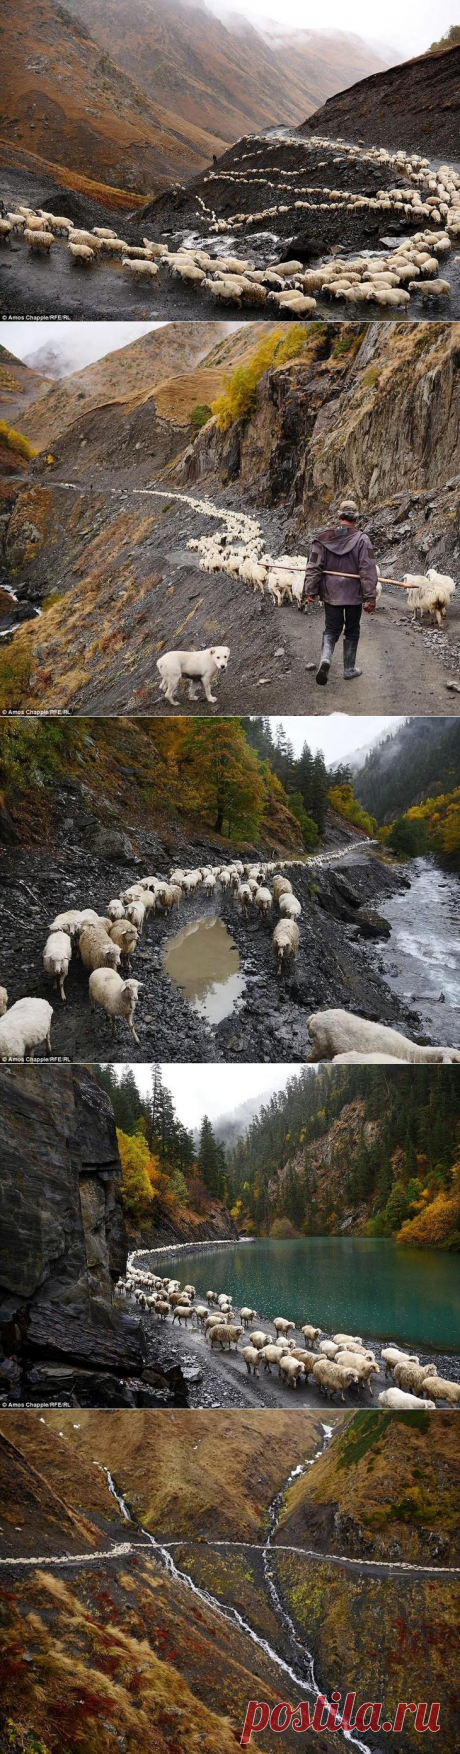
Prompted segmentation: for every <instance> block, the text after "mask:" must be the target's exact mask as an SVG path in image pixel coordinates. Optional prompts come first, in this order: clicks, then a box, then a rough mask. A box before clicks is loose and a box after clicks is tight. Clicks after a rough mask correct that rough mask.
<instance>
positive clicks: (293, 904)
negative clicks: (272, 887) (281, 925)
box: [279, 895, 302, 920]
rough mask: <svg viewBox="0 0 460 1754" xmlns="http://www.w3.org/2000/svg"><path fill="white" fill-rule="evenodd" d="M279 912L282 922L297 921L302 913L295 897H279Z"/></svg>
mask: <svg viewBox="0 0 460 1754" xmlns="http://www.w3.org/2000/svg"><path fill="white" fill-rule="evenodd" d="M279 910H280V914H281V916H282V919H283V920H299V919H300V915H301V913H302V908H301V906H300V901H298V900H297V896H296V895H280V899H279Z"/></svg>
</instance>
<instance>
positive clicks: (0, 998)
mask: <svg viewBox="0 0 460 1754" xmlns="http://www.w3.org/2000/svg"><path fill="white" fill-rule="evenodd" d="M7 1009H8V993H7V990H6V987H0V1017H4V1015H5V1011H6V1010H7ZM253 1313H254V1315H255V1313H256V1312H255V1310H254V1312H253Z"/></svg>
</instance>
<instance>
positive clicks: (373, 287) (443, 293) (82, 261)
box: [0, 137, 460, 316]
mask: <svg viewBox="0 0 460 1754" xmlns="http://www.w3.org/2000/svg"><path fill="white" fill-rule="evenodd" d="M297 144H300V143H299V142H297ZM302 144H303V145H304V148H305V151H309V150H311V149H312V148H315V149H316V148H318V147H320V148H321V147H326V146H327V148H328V150H330V148H331V142H330V141H325V140H324V141H323V140H322V139H321V138H320V137H316V138H315V139H312V140H311V141H309V142H303V143H302ZM336 145H337V147H338V148H339V151H340V154H341V155H342V156H343V154H345V155H346V156H347V158H348V160H349V162H350V164H355V163H356V162H358V161H362V162H363V168H364V169H365V168H366V165H367V166H368V165H369V163H371V164H372V165H374V164H375V162H377V163H382V164H385V166H388V165H391V166H392V167H394V170H395V173H396V174H398V175H399V176H401V175H403V176H404V177H405V179H406V187H405V188H401V187H400V186H399V187H395V188H389V189H380V190H378V191H377V194H376V195H375V196H367V195H361V194H356V195H353V194H350V193H348V192H344V191H343V190H340V189H329V188H324V189H318V188H317V187H315V186H311V187H310V186H309V185H306V186H304V185H303V184H299V181H298V179H299V177H302V175H304V172H302V170H301V169H298V170H296V171H291V172H289V171H285V170H284V169H283V168H281V169H277V167H276V165H273V177H274V179H276V181H274V182H273V185H272V184H271V182H270V180H269V182H268V187H271V186H273V187H276V189H277V192H278V195H280V194H281V195H282V194H283V193H286V194H287V196H288V200H287V201H280V200H278V201H277V203H276V204H275V205H272V206H268V207H263V208H261V209H260V211H256V212H254V211H252V212H250V213H248V214H245V213H238V212H237V213H235V214H233V215H232V216H231V217H230V218H229V219H226V220H224V219H219V218H218V217H217V215H216V213H215V212H214V209H213V208H212V207H211V206H208V205H207V203H206V201H205V200H204V199H203V198H202V197H201V196H199V197H198V198H197V199H198V204H199V209H200V213H201V214H202V217H203V221H204V220H206V223H207V227H208V230H209V233H210V234H219V233H223V232H227V233H228V232H238V231H241V230H242V229H243V228H244V227H245V226H246V225H248V224H251V225H253V224H254V222H255V221H256V222H263V221H266V220H268V219H274V218H276V216H277V215H278V214H285V213H289V212H290V211H291V210H292V212H293V214H294V213H297V212H298V211H299V210H302V209H305V210H309V209H310V210H313V211H314V212H321V211H322V210H327V211H330V209H331V208H334V207H336V208H338V209H340V211H344V212H350V211H352V210H356V211H359V210H360V209H362V210H363V214H365V213H366V212H367V211H369V210H372V211H377V212H379V213H381V214H382V221H383V220H385V222H386V223H387V224H388V218H387V216H388V215H390V216H393V217H397V216H399V217H403V216H405V217H406V218H407V219H408V220H410V222H411V224H412V223H413V222H414V218H415V219H417V218H420V220H423V221H424V222H428V223H425V224H424V225H423V228H422V229H421V230H419V231H417V232H415V233H414V234H413V235H412V236H411V238H410V241H407V240H405V241H404V240H403V241H402V242H401V243H400V244H398V246H397V247H396V248H395V249H391V250H382V252H381V254H378V253H372V254H370V253H368V254H366V253H364V254H362V255H361V256H356V257H354V258H351V259H350V260H347V261H345V260H344V257H343V254H337V255H336V256H331V257H329V258H328V260H327V262H326V263H323V264H322V265H321V266H320V267H318V268H315V269H305V266H304V264H303V263H302V262H300V261H297V260H295V259H292V260H291V261H278V262H274V263H272V264H270V265H269V266H267V267H264V268H257V266H256V263H255V261H254V258H252V259H251V257H250V256H248V257H246V258H244V259H243V258H242V257H239V256H237V255H236V256H231V255H230V254H225V253H224V254H223V255H222V256H221V257H218V256H213V255H210V253H209V249H208V250H207V249H206V248H200V247H198V246H197V247H196V248H195V247H193V248H192V247H191V246H190V245H186V244H182V245H181V246H180V247H179V248H178V249H175V250H169V249H168V246H167V245H166V244H161V243H154V242H152V241H151V240H150V239H149V238H147V237H145V238H143V239H142V245H137V244H134V245H131V244H128V243H127V242H126V239H124V238H120V237H118V235H117V233H116V232H115V230H114V229H113V227H111V226H94V227H93V229H92V230H91V231H90V230H85V229H82V228H79V227H78V226H75V225H74V224H73V222H72V220H70V219H67V218H66V216H65V215H63V214H54V213H50V212H48V211H46V209H45V208H42V207H39V208H38V209H36V210H35V209H34V208H31V207H29V206H28V205H24V204H21V205H18V207H17V210H16V211H10V210H8V211H5V210H4V209H3V203H2V210H3V216H2V217H0V242H3V243H8V242H9V240H10V238H11V237H12V236H14V235H16V236H22V237H23V238H24V242H25V243H26V244H27V245H28V247H29V249H30V250H31V251H34V252H38V253H40V254H42V255H45V256H49V255H50V253H51V250H52V248H53V246H54V244H55V242H56V241H57V239H59V238H63V239H64V241H65V246H66V248H67V250H68V252H69V255H70V257H71V259H72V261H73V262H74V263H75V264H76V265H77V266H80V267H81V266H83V267H85V268H93V267H94V266H95V265H96V263H97V261H98V260H99V258H103V259H106V260H108V261H110V260H112V261H113V260H116V259H118V260H119V261H120V262H121V266H122V268H123V269H125V270H126V272H127V273H129V274H130V275H131V278H132V279H134V280H136V281H139V282H140V283H141V284H142V283H144V282H145V281H155V280H156V279H157V277H158V275H159V273H160V270H165V271H166V272H168V273H169V274H171V275H173V276H174V277H177V278H179V279H180V280H181V281H182V282H183V283H184V284H185V285H187V286H190V287H191V288H193V287H195V288H197V289H198V290H200V289H201V290H202V291H204V292H206V293H208V294H209V295H210V297H211V298H213V299H214V300H215V301H216V302H218V303H223V304H231V305H236V307H237V308H238V309H241V307H242V306H243V305H252V306H255V305H257V306H265V305H268V306H270V305H271V306H272V307H274V308H275V309H276V310H279V311H280V312H281V313H282V314H285V315H286V316H309V315H314V313H315V311H316V297H315V294H316V293H320V294H321V296H322V297H327V298H336V299H344V301H345V303H346V304H351V305H353V306H354V305H357V304H364V303H376V304H378V305H381V306H384V307H389V308H394V309H395V310H398V309H401V308H403V309H404V308H405V307H406V306H407V305H408V304H409V303H410V296H411V293H412V292H418V293H419V294H420V295H421V297H422V298H423V299H424V300H425V299H432V298H435V299H438V298H448V297H449V295H450V285H449V282H448V281H447V280H442V279H440V278H439V259H440V258H443V257H445V256H447V255H448V254H449V252H450V250H451V248H452V245H453V243H454V242H455V240H456V239H458V238H459V237H460V176H459V175H458V174H457V173H456V172H455V171H454V170H453V169H452V167H451V166H450V165H447V164H446V165H441V166H440V168H439V170H437V171H432V170H431V169H430V164H429V160H428V159H424V158H421V157H419V156H418V155H415V154H406V153H403V152H398V153H389V152H385V151H383V149H382V150H380V149H370V150H366V151H363V149H362V148H361V147H360V146H355V147H353V148H352V147H350V146H349V145H348V144H347V143H346V142H344V141H338V142H337V143H336ZM276 151H277V146H276V145H272V146H270V145H268V146H267V145H265V146H264V147H261V148H260V153H262V152H264V153H267V152H269V153H270V152H275V153H276ZM257 155H258V149H257V148H255V153H254V156H255V157H257ZM249 156H251V155H250V154H243V158H245V157H249ZM324 162H326V161H324ZM337 162H339V161H338V160H337ZM213 180H217V181H219V182H221V181H222V180H223V181H225V180H228V181H229V182H231V183H232V184H235V185H238V182H240V183H242V184H245V185H247V184H248V183H255V184H256V185H257V182H258V181H259V180H260V182H261V183H263V184H264V185H265V186H266V185H267V178H266V176H265V174H263V173H257V171H256V172H255V173H254V172H252V173H249V172H247V173H246V172H242V171H237V170H235V171H214V170H211V171H209V172H208V174H207V176H206V177H205V178H204V180H203V185H204V186H205V185H212V182H213ZM422 190H423V195H422Z"/></svg>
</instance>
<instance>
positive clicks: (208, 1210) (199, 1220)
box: [128, 1195, 238, 1249]
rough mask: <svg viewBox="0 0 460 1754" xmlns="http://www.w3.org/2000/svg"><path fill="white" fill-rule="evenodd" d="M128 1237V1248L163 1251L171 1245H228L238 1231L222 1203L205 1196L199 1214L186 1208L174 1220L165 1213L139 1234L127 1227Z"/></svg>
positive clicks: (137, 1231)
mask: <svg viewBox="0 0 460 1754" xmlns="http://www.w3.org/2000/svg"><path fill="white" fill-rule="evenodd" d="M128 1235H129V1241H130V1246H131V1247H135V1248H152V1249H155V1248H167V1246H168V1243H175V1242H213V1241H215V1242H231V1240H232V1237H235V1238H236V1237H237V1236H238V1231H237V1228H236V1224H234V1222H233V1218H232V1217H231V1216H230V1212H228V1211H227V1208H226V1206H224V1205H223V1204H222V1201H221V1200H212V1199H210V1197H209V1196H208V1195H206V1197H204V1196H203V1207H202V1210H201V1211H200V1212H192V1211H190V1208H189V1207H188V1206H187V1207H184V1208H183V1209H181V1211H180V1212H178V1213H176V1214H175V1216H174V1219H172V1218H171V1217H170V1215H169V1213H168V1212H165V1213H160V1216H159V1218H158V1221H157V1223H156V1224H155V1226H154V1227H153V1226H151V1227H150V1229H149V1230H145V1229H143V1230H142V1231H140V1230H139V1229H137V1230H136V1229H135V1228H134V1227H133V1226H132V1225H131V1226H130V1227H128Z"/></svg>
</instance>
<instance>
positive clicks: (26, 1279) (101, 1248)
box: [0, 1066, 177, 1405]
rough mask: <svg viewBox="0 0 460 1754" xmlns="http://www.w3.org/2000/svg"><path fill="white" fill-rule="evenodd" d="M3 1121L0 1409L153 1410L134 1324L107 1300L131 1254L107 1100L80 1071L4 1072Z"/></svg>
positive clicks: (0, 1080)
mask: <svg viewBox="0 0 460 1754" xmlns="http://www.w3.org/2000/svg"><path fill="white" fill-rule="evenodd" d="M0 1111H1V1127H2V1167H1V1171H0V1210H1V1241H0V1341H1V1346H0V1401H2V1400H3V1402H4V1403H5V1402H6V1403H7V1402H8V1401H9V1400H11V1399H13V1400H16V1401H17V1400H26V1401H28V1402H30V1401H34V1400H35V1401H40V1400H44V1401H46V1400H48V1399H53V1400H58V1401H61V1400H64V1401H69V1400H70V1401H71V1403H72V1402H73V1404H75V1403H79V1402H80V1401H83V1404H90V1405H98V1404H99V1405H107V1404H108V1405H120V1404H121V1405H124V1404H126V1405H135V1404H136V1402H138V1401H139V1397H140V1404H146V1403H150V1404H152V1405H157V1404H158V1398H157V1397H155V1396H154V1395H153V1394H152V1393H151V1390H150V1388H149V1387H147V1388H143V1387H142V1384H141V1380H140V1378H141V1374H142V1371H143V1366H144V1359H145V1343H144V1336H143V1332H142V1325H141V1322H140V1320H139V1319H138V1318H137V1316H135V1317H133V1316H132V1315H128V1314H125V1312H124V1311H120V1310H119V1309H118V1308H117V1307H116V1306H115V1304H114V1299H113V1288H114V1283H115V1281H116V1280H117V1278H118V1276H119V1274H120V1273H122V1272H123V1271H124V1268H125V1264H126V1258H127V1252H128V1242H127V1236H126V1230H125V1223H124V1216H123V1211H122V1206H121V1198H120V1180H121V1170H120V1161H119V1156H118V1146H117V1137H116V1129H115V1121H114V1117H113V1112H112V1109H111V1105H110V1102H109V1101H108V1098H107V1097H106V1095H105V1093H104V1092H103V1091H102V1090H101V1089H100V1087H99V1085H98V1084H97V1082H96V1079H95V1078H94V1076H93V1073H92V1071H91V1069H90V1068H88V1067H82V1066H79V1067H67V1066H62V1067H55V1066H54V1067H48V1066H12V1067H9V1068H6V1067H2V1070H1V1074H0ZM174 1388H175V1389H176V1390H177V1383H176V1382H175V1383H174ZM159 1389H160V1394H159V1400H160V1402H161V1404H162V1403H163V1402H164V1399H165V1396H167V1394H168V1384H167V1381H166V1378H164V1379H163V1380H162V1382H161V1384H159Z"/></svg>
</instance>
